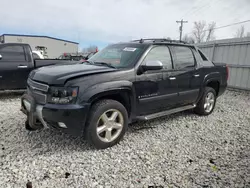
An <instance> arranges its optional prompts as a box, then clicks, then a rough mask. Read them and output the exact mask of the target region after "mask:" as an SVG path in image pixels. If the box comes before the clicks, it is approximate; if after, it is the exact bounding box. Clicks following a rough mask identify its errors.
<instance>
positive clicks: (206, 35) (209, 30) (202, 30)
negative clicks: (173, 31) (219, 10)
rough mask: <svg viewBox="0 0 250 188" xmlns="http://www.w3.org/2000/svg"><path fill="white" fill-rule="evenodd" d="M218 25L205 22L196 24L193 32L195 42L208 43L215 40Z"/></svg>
mask: <svg viewBox="0 0 250 188" xmlns="http://www.w3.org/2000/svg"><path fill="white" fill-rule="evenodd" d="M215 26H216V23H215V22H211V23H209V24H208V26H207V24H206V22H205V21H198V22H194V28H193V31H192V35H193V37H194V40H195V42H197V43H200V42H205V41H206V42H208V41H211V40H214V39H215V34H214V30H215Z"/></svg>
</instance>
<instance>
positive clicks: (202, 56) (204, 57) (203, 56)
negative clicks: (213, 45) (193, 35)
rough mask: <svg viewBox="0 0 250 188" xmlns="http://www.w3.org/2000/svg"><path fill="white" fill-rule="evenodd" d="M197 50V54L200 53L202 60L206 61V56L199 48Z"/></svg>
mask: <svg viewBox="0 0 250 188" xmlns="http://www.w3.org/2000/svg"><path fill="white" fill-rule="evenodd" d="M198 52H199V54H200V56H201V58H202V60H203V61H208V60H207V58H206V56H205V55H204V54H203V53H202V52H201V51H200V50H198Z"/></svg>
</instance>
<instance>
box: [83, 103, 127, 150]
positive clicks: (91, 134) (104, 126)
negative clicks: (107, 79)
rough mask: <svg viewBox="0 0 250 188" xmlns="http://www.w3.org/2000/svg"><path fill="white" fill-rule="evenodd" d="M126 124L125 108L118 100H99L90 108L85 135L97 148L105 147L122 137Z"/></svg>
mask: <svg viewBox="0 0 250 188" xmlns="http://www.w3.org/2000/svg"><path fill="white" fill-rule="evenodd" d="M127 126H128V114H127V110H126V108H125V107H124V106H123V105H122V104H121V103H119V102H118V101H114V100H101V101H99V102H97V103H95V104H94V105H93V106H92V108H91V111H90V116H89V119H88V122H87V126H86V129H85V137H86V138H87V141H88V142H89V143H90V144H91V145H93V146H94V147H96V148H97V149H105V148H108V147H111V146H113V145H115V144H117V143H118V142H119V141H120V140H121V139H122V137H123V136H124V134H125V132H126V129H127Z"/></svg>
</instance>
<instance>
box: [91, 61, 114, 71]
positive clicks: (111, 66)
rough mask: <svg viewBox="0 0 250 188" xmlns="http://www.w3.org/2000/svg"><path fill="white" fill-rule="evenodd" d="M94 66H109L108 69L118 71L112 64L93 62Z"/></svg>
mask: <svg viewBox="0 0 250 188" xmlns="http://www.w3.org/2000/svg"><path fill="white" fill-rule="evenodd" d="M93 64H94V65H95V64H96V65H104V66H107V67H110V68H114V69H116V67H114V66H113V65H111V64H110V63H105V62H93Z"/></svg>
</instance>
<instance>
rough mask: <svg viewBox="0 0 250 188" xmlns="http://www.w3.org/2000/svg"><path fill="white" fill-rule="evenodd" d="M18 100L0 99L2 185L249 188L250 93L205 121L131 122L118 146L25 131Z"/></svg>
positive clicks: (222, 102)
mask: <svg viewBox="0 0 250 188" xmlns="http://www.w3.org/2000/svg"><path fill="white" fill-rule="evenodd" d="M19 109H20V100H19V96H12V97H10V96H8V97H6V96H5V97H1V99H0V117H1V119H0V135H1V140H0V187H1V188H7V187H11V188H12V187H18V188H20V187H26V183H27V181H31V182H32V185H33V188H38V187H39V188H40V187H57V188H59V187H60V188H63V187H148V186H150V185H155V186H162V187H203V188H205V187H250V93H249V92H236V91H227V92H226V93H225V94H224V95H223V96H222V97H220V98H219V99H218V102H217V105H216V109H215V111H214V113H213V114H211V115H210V116H208V117H200V116H197V115H194V114H193V113H192V112H183V113H178V114H175V115H171V116H168V117H164V118H160V119H156V120H153V121H150V122H147V123H142V122H141V123H136V124H132V125H131V126H130V128H129V130H128V132H127V133H126V134H125V138H124V139H123V140H122V141H121V142H120V144H118V145H116V146H114V147H112V148H109V149H106V150H94V149H93V148H91V147H89V146H88V144H87V143H86V142H85V141H82V139H80V138H74V137H72V136H69V135H66V134H62V133H59V132H57V131H55V130H51V129H49V130H43V131H39V132H32V133H29V132H27V131H26V130H25V128H24V121H25V116H24V115H23V114H22V113H21V112H20V111H19Z"/></svg>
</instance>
